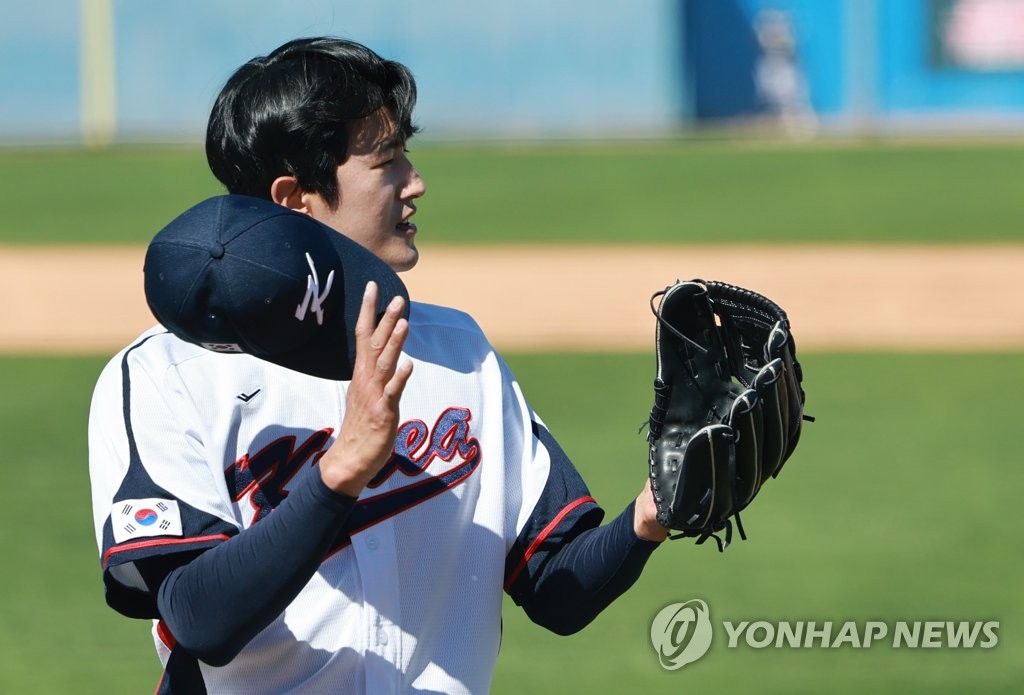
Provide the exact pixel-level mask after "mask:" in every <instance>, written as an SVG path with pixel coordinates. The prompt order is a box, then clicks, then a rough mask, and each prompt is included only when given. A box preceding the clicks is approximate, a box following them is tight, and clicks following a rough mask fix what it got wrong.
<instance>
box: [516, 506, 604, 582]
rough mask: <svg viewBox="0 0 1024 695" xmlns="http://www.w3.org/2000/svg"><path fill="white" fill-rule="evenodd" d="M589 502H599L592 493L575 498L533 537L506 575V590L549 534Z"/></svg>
mask: <svg viewBox="0 0 1024 695" xmlns="http://www.w3.org/2000/svg"><path fill="white" fill-rule="evenodd" d="M587 503H593V504H597V501H596V500H594V498H593V497H591V496H590V495H587V496H586V497H580V498H579V499H576V500H573V501H572V502H570V503H569V504H568V505H566V506H565V508H564V509H562V511H560V512H559V513H558V514H557V515H556V516H555V518H554V519H552V520H551V521H550V523H548V525H547V526H545V527H544V529H543V530H541V532H540V533H539V534H537V537H536V538H534V539H533V542H532V543H531V544H530V547H528V548H527V549H526V551H525V552H524V553H523V554H522V557H521V558H520V559H519V562H518V563H516V565H515V567H514V568H513V569H512V571H511V572H509V573H508V574H507V575H506V578H505V591H508V590H509V589H510V588H511V587H512V585H513V584H515V582H516V580H517V579H519V575H520V574H522V573H523V570H524V569H526V566H527V565H528V564H529V562H530V559H531V558H532V557H533V556H534V554H535V553H536V552H537V551H538V549H540V547H541V546H542V545H543V544H544V542H545V541H546V540H547V539H548V536H550V535H551V533H552V532H553V531H554V530H555V529H556V528H558V525H559V524H561V523H562V521H563V520H564V519H565V517H567V516H568V515H569V514H570V513H571V512H572V511H573V510H575V509H576V508H577V507H579V506H580V505H583V504H587Z"/></svg>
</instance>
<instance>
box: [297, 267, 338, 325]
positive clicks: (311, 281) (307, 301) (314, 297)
mask: <svg viewBox="0 0 1024 695" xmlns="http://www.w3.org/2000/svg"><path fill="white" fill-rule="evenodd" d="M306 263H308V264H309V270H310V274H309V275H307V276H306V296H305V297H304V298H303V300H302V303H301V304H299V306H298V308H297V309H295V318H297V319H298V320H299V321H302V320H303V319H305V318H306V311H307V310H312V311H313V313H314V314H316V322H317V325H320V326H322V325H323V324H324V310H323V307H321V306H320V302H322V301H324V300H325V299H327V293H328V292H330V291H331V285H332V284H333V283H334V271H333V270H332V271H331V274H330V275H328V276H327V284H326V285H325V286H324V291H323V293H322V294H321V293H320V278H319V277H317V273H316V266H314V265H313V259H312V258H311V257H310V255H309V254H308V253H307V254H306ZM311 304H312V306H310V305H311Z"/></svg>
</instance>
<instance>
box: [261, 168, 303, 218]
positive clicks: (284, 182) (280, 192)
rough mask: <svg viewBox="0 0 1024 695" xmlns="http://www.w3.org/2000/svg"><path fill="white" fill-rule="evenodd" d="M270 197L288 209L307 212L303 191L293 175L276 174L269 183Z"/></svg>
mask: <svg viewBox="0 0 1024 695" xmlns="http://www.w3.org/2000/svg"><path fill="white" fill-rule="evenodd" d="M270 199H271V200H273V201H274V202H275V203H277V204H278V205H283V206H285V207H286V208H288V209H289V210H295V211H296V212H301V213H303V214H306V215H308V214H309V207H308V205H307V203H306V196H305V191H303V190H302V186H300V185H299V180H298V179H297V178H295V177H294V176H278V177H277V178H276V179H274V180H273V182H272V183H271V184H270Z"/></svg>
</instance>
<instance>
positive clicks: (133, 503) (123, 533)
mask: <svg viewBox="0 0 1024 695" xmlns="http://www.w3.org/2000/svg"><path fill="white" fill-rule="evenodd" d="M110 524H111V526H112V527H113V530H114V542H115V543H124V542H125V541H127V540H131V539H133V538H146V537H148V536H180V535H182V530H181V512H180V511H179V510H178V503H177V502H176V501H175V500H163V499H159V498H155V497H150V498H147V499H142V500H121V501H120V502H115V503H114V506H113V507H111V509H110Z"/></svg>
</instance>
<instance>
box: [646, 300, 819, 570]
mask: <svg viewBox="0 0 1024 695" xmlns="http://www.w3.org/2000/svg"><path fill="white" fill-rule="evenodd" d="M657 297H661V302H660V304H659V305H658V306H657V307H655V305H654V300H655V299H656V298H657ZM651 309H652V311H654V314H655V316H656V317H657V325H656V334H655V335H656V350H657V375H656V377H655V380H654V406H653V407H652V408H651V414H650V419H649V420H648V435H647V441H648V444H649V452H650V457H649V462H650V478H651V488H652V491H653V493H654V501H655V503H656V505H657V508H658V522H659V523H660V524H661V525H662V526H664V527H666V528H668V529H670V530H674V531H678V532H679V533H677V534H675V535H674V536H672V537H673V538H680V537H683V536H694V537H697V543H698V544H700V543H703V542H704V541H706V540H707V539H708V538H714V539H715V541H716V542H717V543H718V547H719V550H722V549H723V548H724V547H725V546H726V545H728V544H729V542H730V541H731V539H732V523H731V519H735V520H736V524H737V529H738V530H739V533H740V536H741V537H743V538H744V539H745V538H746V534H745V533H744V531H743V526H742V523H741V522H740V518H739V513H740V512H741V511H742V510H743V509H745V508H746V507H747V506H748V505H749V504H750V503H751V502H752V501H753V499H754V497H755V496H756V495H757V493H758V491H759V490H760V489H761V486H762V485H763V484H764V482H765V481H766V480H767V479H768V478H769V477H772V478H774V477H775V476H777V475H778V474H779V471H780V470H781V469H782V465H783V464H784V463H785V462H786V460H787V459H788V458H789V457H790V455H792V453H793V450H794V449H795V448H796V445H797V442H798V441H799V439H800V429H801V425H802V421H803V420H804V419H807V420H811V419H812V418H810V417H807V416H805V415H804V400H805V396H804V390H803V386H802V381H803V374H802V371H801V368H800V363H799V362H797V360H796V344H795V343H794V341H793V335H792V333H791V332H790V326H789V319H788V318H787V317H786V312H785V311H783V310H782V308H780V307H779V306H778V305H777V304H775V303H774V302H772V301H771V300H770V299H768V298H766V297H764V296H762V295H760V294H758V293H756V292H752V291H750V290H746V289H743V288H741V287H735V286H733V285H728V284H725V283H722V282H714V281H712V282H704V281H703V280H691V281H689V282H677V283H676V284H675V285H672V286H671V287H667V288H666V289H664V290H662V291H660V292H656V293H655V294H654V296H652V297H651ZM719 531H724V532H725V541H724V543H723V541H722V539H721V538H720V537H719V536H718V535H716V534H717V533H718V532H719Z"/></svg>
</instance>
